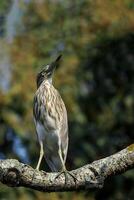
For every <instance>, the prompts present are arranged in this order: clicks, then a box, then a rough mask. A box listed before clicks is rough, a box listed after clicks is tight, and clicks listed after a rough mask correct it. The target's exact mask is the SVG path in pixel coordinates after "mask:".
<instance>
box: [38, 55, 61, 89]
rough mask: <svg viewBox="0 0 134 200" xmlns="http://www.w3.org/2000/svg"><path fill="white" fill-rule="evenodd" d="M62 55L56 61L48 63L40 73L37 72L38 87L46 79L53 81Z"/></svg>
mask: <svg viewBox="0 0 134 200" xmlns="http://www.w3.org/2000/svg"><path fill="white" fill-rule="evenodd" d="M61 56H62V55H59V56H58V57H57V58H56V60H55V61H53V62H52V63H51V64H48V65H46V66H45V67H44V68H43V69H42V70H41V71H40V72H39V73H38V74H37V80H36V81H37V88H38V87H39V86H40V85H41V83H42V82H43V81H44V80H48V81H49V82H52V75H53V72H54V70H55V68H56V66H57V65H58V63H59V60H60V58H61Z"/></svg>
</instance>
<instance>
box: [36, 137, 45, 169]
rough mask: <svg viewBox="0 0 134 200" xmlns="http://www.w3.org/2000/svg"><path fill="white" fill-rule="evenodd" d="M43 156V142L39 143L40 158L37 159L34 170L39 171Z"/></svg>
mask: <svg viewBox="0 0 134 200" xmlns="http://www.w3.org/2000/svg"><path fill="white" fill-rule="evenodd" d="M43 155H44V149H43V142H42V141H41V142H40V157H39V160H38V164H37V166H36V169H37V170H39V168H40V164H41V161H42V158H43Z"/></svg>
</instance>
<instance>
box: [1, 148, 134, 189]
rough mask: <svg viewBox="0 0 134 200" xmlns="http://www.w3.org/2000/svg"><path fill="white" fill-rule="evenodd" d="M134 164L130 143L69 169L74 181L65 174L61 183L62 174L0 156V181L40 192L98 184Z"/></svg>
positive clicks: (133, 150) (96, 185) (132, 149)
mask: <svg viewBox="0 0 134 200" xmlns="http://www.w3.org/2000/svg"><path fill="white" fill-rule="evenodd" d="M133 167H134V144H132V145H130V146H128V147H127V148H125V149H123V150H121V151H120V152H118V153H116V154H114V155H111V156H109V157H106V158H104V159H100V160H97V161H94V162H93V163H91V164H88V165H85V166H83V167H81V168H79V169H76V170H73V171H71V173H72V174H73V175H74V176H75V177H76V179H77V181H76V182H75V181H74V179H73V178H72V177H71V176H70V175H69V176H68V181H67V183H66V184H65V179H64V174H62V175H61V176H59V177H58V178H57V179H55V177H56V176H57V173H46V172H44V171H37V170H34V169H33V168H32V167H30V166H28V165H26V164H23V163H20V162H19V161H17V160H14V159H7V160H0V182H2V183H4V184H6V185H8V186H12V187H20V186H24V187H27V188H32V189H35V190H39V191H44V192H50V191H51V192H52V191H54V192H55V191H71V190H80V189H83V190H86V189H89V188H101V187H103V184H104V181H105V180H106V178H107V177H109V176H113V175H115V174H120V173H123V172H125V171H127V170H128V169H131V168H133Z"/></svg>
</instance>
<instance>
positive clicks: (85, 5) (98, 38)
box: [0, 0, 134, 200]
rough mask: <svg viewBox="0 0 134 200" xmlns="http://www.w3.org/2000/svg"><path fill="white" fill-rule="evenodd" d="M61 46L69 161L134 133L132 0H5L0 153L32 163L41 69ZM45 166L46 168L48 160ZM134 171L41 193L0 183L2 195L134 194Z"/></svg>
mask: <svg viewBox="0 0 134 200" xmlns="http://www.w3.org/2000/svg"><path fill="white" fill-rule="evenodd" d="M60 53H62V54H63V59H62V62H61V64H60V66H59V67H58V68H57V70H56V72H55V77H54V85H55V87H56V88H57V89H58V90H59V91H60V94H61V95H62V98H63V99H64V102H65V104H66V107H67V111H68V118H69V133H70V134H69V137H70V142H69V152H68V157H67V163H66V165H67V168H68V169H70V170H71V169H75V168H77V167H81V166H82V165H84V164H87V163H90V162H92V161H94V160H97V159H100V158H103V157H105V156H109V155H110V154H113V153H115V152H117V151H119V150H121V149H122V148H125V147H126V146H127V145H129V144H131V143H133V141H134V133H133V130H134V1H133V0H114V1H111V0H73V1H69V0H1V1H0V159H6V158H15V159H18V160H19V161H21V162H24V163H27V164H29V165H31V166H32V167H34V168H35V166H36V164H37V160H38V156H39V145H38V143H37V141H36V133H35V127H34V123H33V116H32V106H33V96H34V93H35V91H36V83H35V79H36V74H37V72H38V71H39V70H40V69H41V67H42V66H44V65H46V64H48V63H49V62H51V61H52V60H53V59H54V58H56V56H57V55H59V54H60ZM42 169H43V170H46V171H48V170H49V169H48V166H47V165H46V162H45V161H44V162H43V163H42ZM133 189H134V171H133V170H130V171H128V172H126V173H124V174H122V175H120V176H116V177H112V178H109V179H108V180H107V181H106V183H105V186H104V188H103V189H101V190H98V191H93V192H91V191H89V192H87V191H86V192H68V193H66V192H65V193H50V194H48V193H41V192H36V191H33V190H29V189H25V188H9V187H7V186H4V185H2V184H0V200H8V199H10V200H35V199H36V200H50V199H52V200H59V199H63V200H68V199H71V200H76V199H77V200H85V199H88V200H132V199H134V190H133Z"/></svg>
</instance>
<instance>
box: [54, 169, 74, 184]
mask: <svg viewBox="0 0 134 200" xmlns="http://www.w3.org/2000/svg"><path fill="white" fill-rule="evenodd" d="M62 174H64V176H65V184H67V181H68V180H69V179H68V175H69V176H71V177H72V178H73V180H74V182H75V184H76V182H77V181H78V180H77V178H76V177H75V176H74V175H73V173H72V172H69V171H68V170H62V171H61V172H59V174H58V175H57V176H56V177H55V179H57V178H58V177H59V176H61V175H62Z"/></svg>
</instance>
